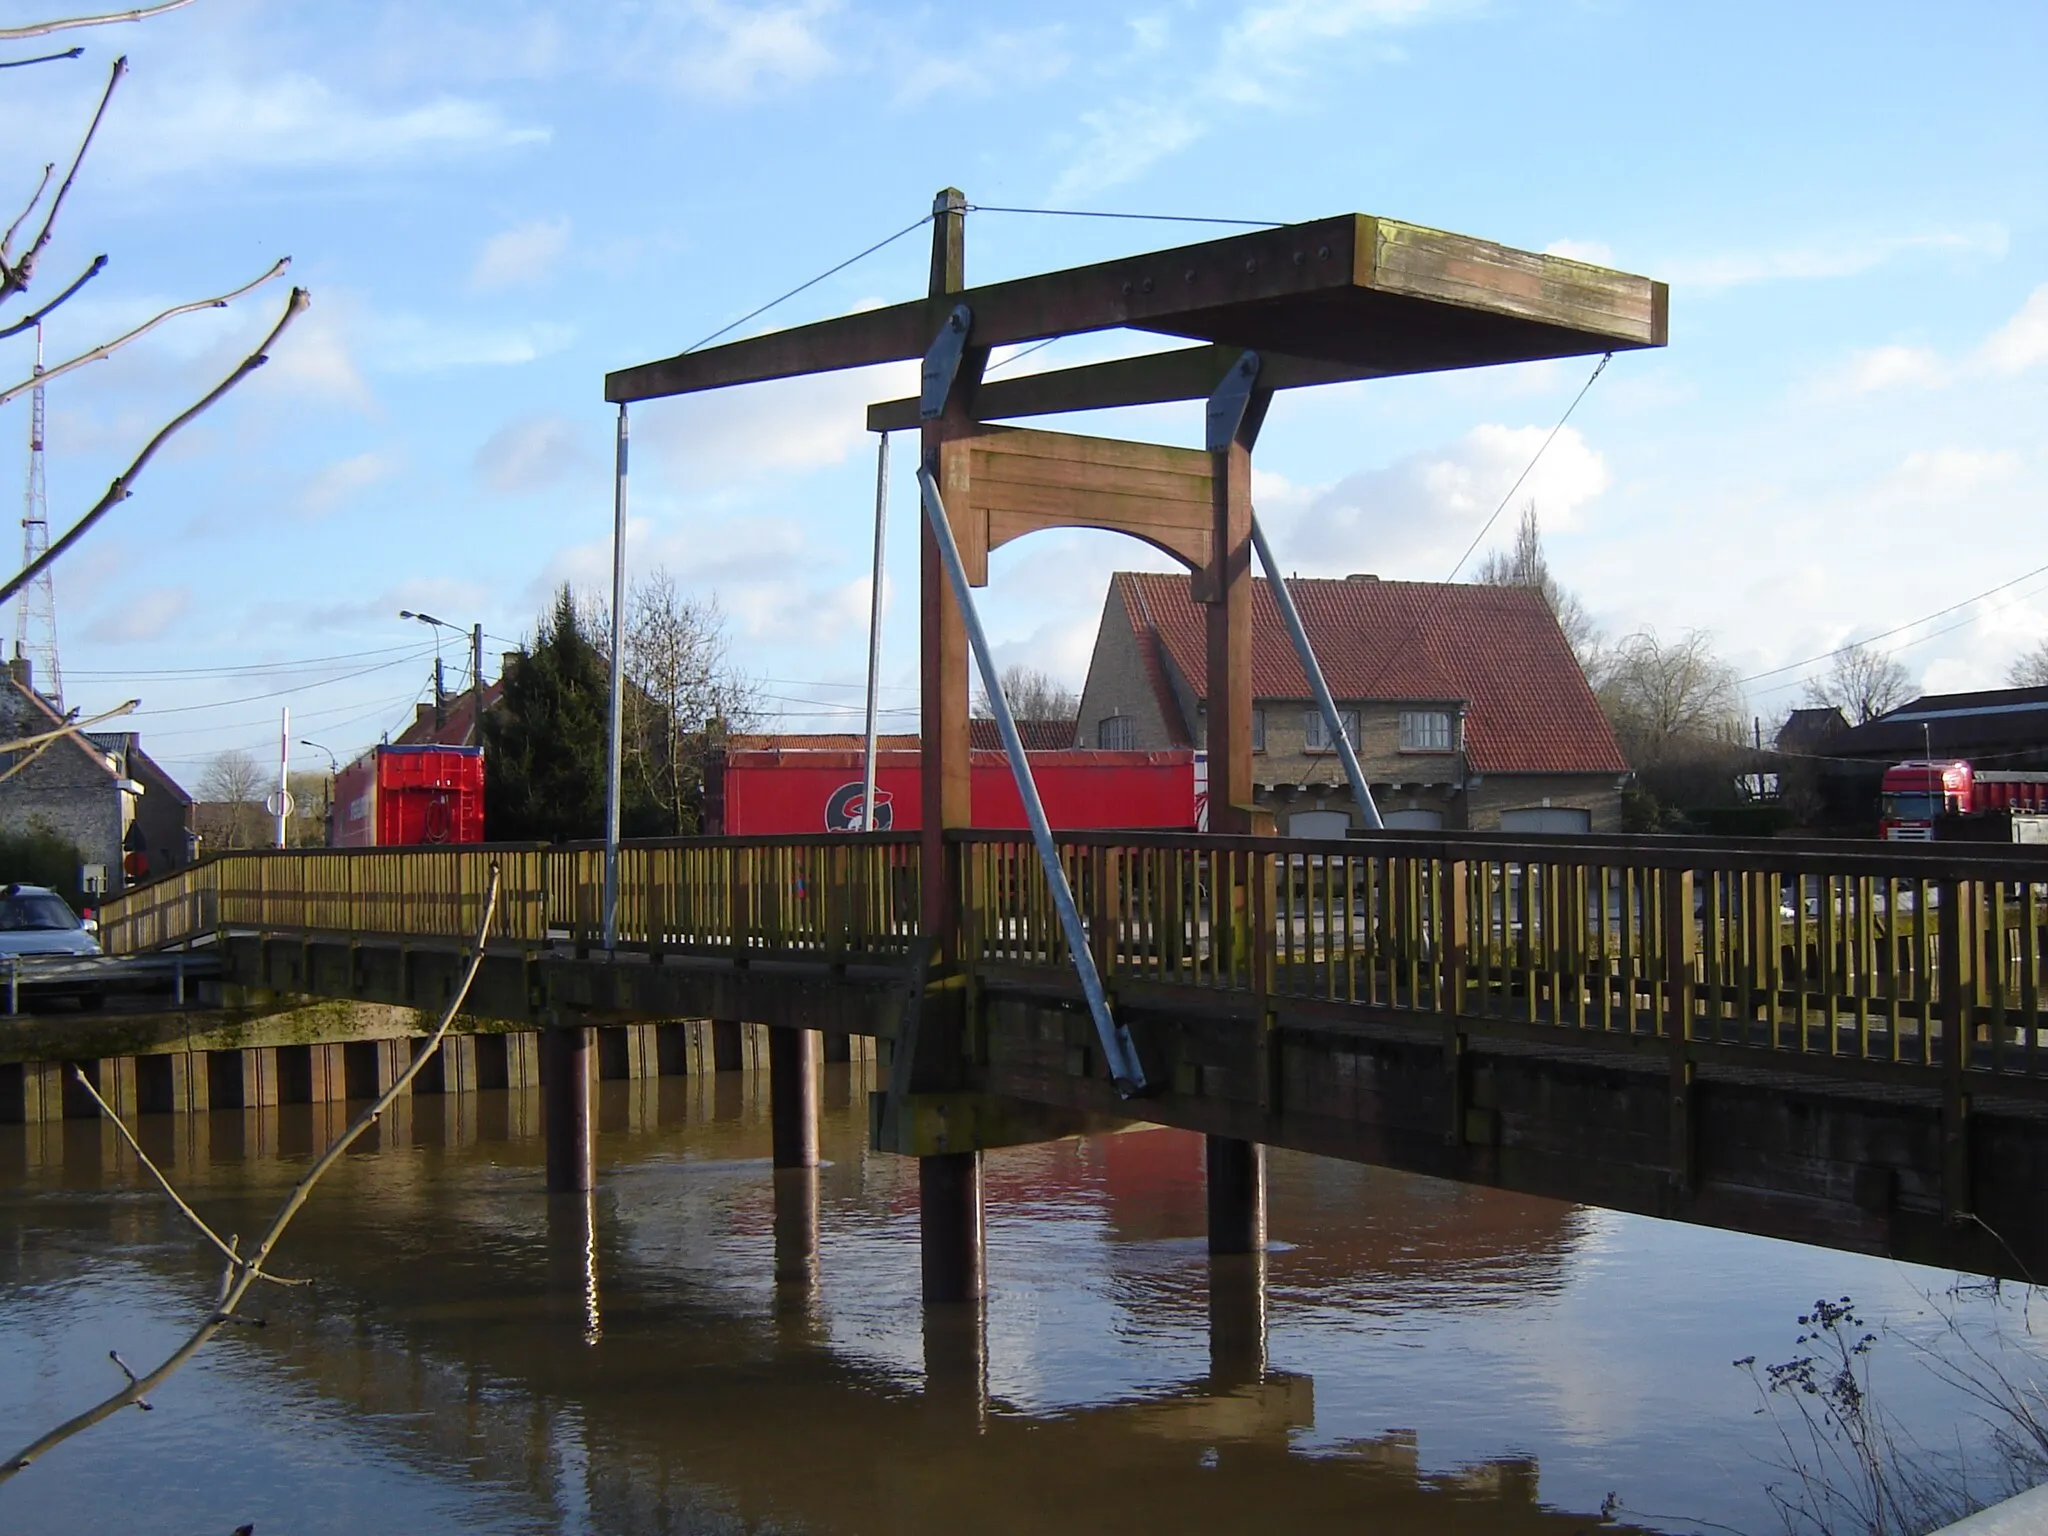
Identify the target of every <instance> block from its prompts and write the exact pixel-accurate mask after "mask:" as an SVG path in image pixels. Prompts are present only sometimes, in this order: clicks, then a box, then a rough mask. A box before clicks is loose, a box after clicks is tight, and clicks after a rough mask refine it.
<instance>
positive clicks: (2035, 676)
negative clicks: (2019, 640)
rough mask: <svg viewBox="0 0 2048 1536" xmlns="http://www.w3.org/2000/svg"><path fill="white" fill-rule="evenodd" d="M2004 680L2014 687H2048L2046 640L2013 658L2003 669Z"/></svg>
mask: <svg viewBox="0 0 2048 1536" xmlns="http://www.w3.org/2000/svg"><path fill="white" fill-rule="evenodd" d="M2005 680H2006V681H2007V682H2008V683H2010V684H2012V686H2013V687H2015V688H2041V687H2048V640H2042V641H2039V642H2037V643H2036V644H2034V645H2033V646H2032V647H2030V648H2029V649H2027V650H2025V651H2022V652H2021V653H2020V654H2019V655H2018V656H2016V657H2015V658H2013V664H2012V665H2011V666H2009V667H2007V668H2006V669H2005Z"/></svg>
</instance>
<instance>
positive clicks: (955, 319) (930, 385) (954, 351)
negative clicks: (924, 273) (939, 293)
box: [917, 304, 974, 421]
mask: <svg viewBox="0 0 2048 1536" xmlns="http://www.w3.org/2000/svg"><path fill="white" fill-rule="evenodd" d="M973 329H974V311H973V310H971V309H969V308H968V307H967V306H966V305H965V304H955V305H954V306H953V313H952V314H950V315H948V316H946V323H945V324H944V325H942V326H940V327H939V334H938V335H937V337H935V338H934V339H933V341H932V344H931V348H930V350H928V351H927V352H926V353H925V355H924V372H923V375H922V379H921V384H920V388H919V391H918V398H917V414H918V416H919V417H920V418H921V419H922V420H925V421H937V420H938V419H939V417H941V416H943V415H944V414H945V413H946V397H947V396H948V395H950V394H952V393H953V381H954V380H955V379H956V378H958V377H959V376H960V359H961V357H962V356H963V355H964V354H965V353H966V351H967V334H968V332H969V331H971V330H973Z"/></svg>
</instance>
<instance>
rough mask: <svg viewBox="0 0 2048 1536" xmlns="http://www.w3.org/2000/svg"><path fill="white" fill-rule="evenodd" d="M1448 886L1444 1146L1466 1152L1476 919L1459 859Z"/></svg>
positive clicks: (1442, 988)
mask: <svg viewBox="0 0 2048 1536" xmlns="http://www.w3.org/2000/svg"><path fill="white" fill-rule="evenodd" d="M1443 880H1444V886H1443V890H1442V892H1441V893H1440V894H1441V902H1440V908H1439V911H1440V916H1439V921H1440V922H1441V923H1442V925H1443V927H1442V931H1441V933H1440V934H1439V935H1438V938H1437V983H1436V986H1437V992H1436V1000H1437V1013H1438V1015H1439V1017H1441V1019H1442V1020H1443V1032H1444V1077H1445V1081H1446V1084H1447V1086H1448V1088H1449V1094H1448V1097H1449V1099H1450V1113H1449V1115H1448V1117H1447V1119H1446V1123H1445V1125H1444V1140H1445V1141H1446V1142H1447V1143H1449V1144H1450V1145H1451V1146H1454V1147H1461V1146H1463V1145H1465V1143H1466V1142H1467V1141H1469V1140H1471V1139H1472V1138H1471V1135H1470V1133H1469V1128H1468V1127H1467V1125H1466V1123H1465V1122H1466V1118H1467V1112H1468V1111H1469V1110H1470V1108H1471V1100H1472V1067H1471V1062H1470V1061H1469V1060H1468V1059H1467V1057H1466V1054H1465V1008H1466V999H1465V972H1466V961H1467V959H1468V956H1467V945H1468V943H1469V940H1470V934H1471V931H1472V921H1471V919H1472V913H1471V893H1470V887H1469V884H1468V880H1467V870H1466V866H1465V864H1464V862H1463V861H1462V860H1458V859H1453V860H1450V861H1448V862H1447V863H1445V864H1444V866H1443ZM1489 920H1490V919H1489ZM1487 1140H1488V1141H1491V1140H1492V1138H1491V1137H1488V1138H1487Z"/></svg>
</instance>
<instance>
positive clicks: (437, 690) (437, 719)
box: [434, 651, 448, 740]
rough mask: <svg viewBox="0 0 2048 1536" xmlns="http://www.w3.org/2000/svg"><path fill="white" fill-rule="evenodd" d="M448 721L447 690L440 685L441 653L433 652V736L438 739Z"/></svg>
mask: <svg viewBox="0 0 2048 1536" xmlns="http://www.w3.org/2000/svg"><path fill="white" fill-rule="evenodd" d="M447 723H448V690H447V689H446V688H444V687H443V686H442V685H441V653H440V652H439V651H436V652H434V737H435V739H436V740H439V739H440V736H441V729H442V727H443V726H445V725H447Z"/></svg>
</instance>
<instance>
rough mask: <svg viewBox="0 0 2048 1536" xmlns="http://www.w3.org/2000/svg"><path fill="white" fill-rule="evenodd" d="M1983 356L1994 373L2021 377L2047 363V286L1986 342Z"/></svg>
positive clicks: (2028, 300)
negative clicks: (2036, 365)
mask: <svg viewBox="0 0 2048 1536" xmlns="http://www.w3.org/2000/svg"><path fill="white" fill-rule="evenodd" d="M1982 356H1983V362H1984V365H1985V366H1986V367H1987V368H1989V369H1991V370H1992V371H1993V372H1994V373H2019V372H2020V371H2022V370H2023V369H2027V368H2031V367H2033V366H2034V365H2035V364H2036V363H2039V362H2042V361H2044V360H2048V283H2043V284H2042V285H2041V286H2040V287H2039V288H2036V289H2035V290H2034V291H2033V292H2032V293H2030V294H2029V295H2027V302H2026V303H2024V304H2022V305H2021V306H2020V310H2019V313H2018V314H2016V315H2014V316H2013V317H2012V318H2011V319H2010V320H2008V321H2006V323H2005V324H2004V325H2002V326H2000V327H1999V328H1998V329H1997V330H1995V331H1993V332H1992V333H1991V335H1990V336H1989V337H1987V338H1986V339H1985V342H1984V350H1983V354H1982Z"/></svg>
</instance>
